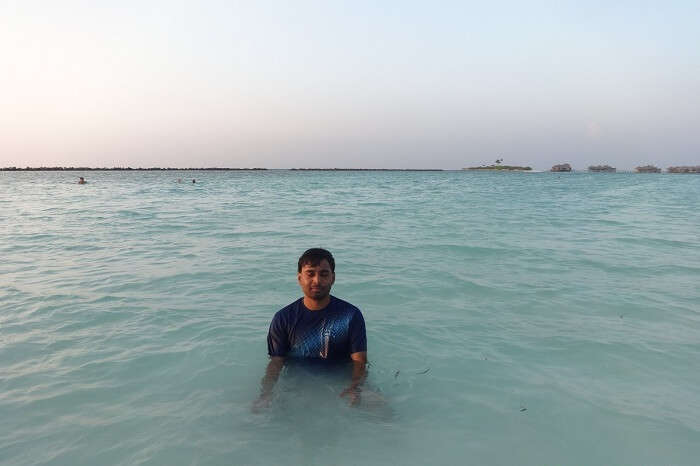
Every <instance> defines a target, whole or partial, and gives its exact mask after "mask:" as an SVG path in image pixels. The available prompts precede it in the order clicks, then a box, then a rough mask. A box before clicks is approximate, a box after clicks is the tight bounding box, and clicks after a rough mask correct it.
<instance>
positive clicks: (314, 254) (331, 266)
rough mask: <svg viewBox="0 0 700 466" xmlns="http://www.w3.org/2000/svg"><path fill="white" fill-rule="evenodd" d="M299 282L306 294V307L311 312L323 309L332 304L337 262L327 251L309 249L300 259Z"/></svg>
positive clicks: (298, 266) (298, 268) (298, 267)
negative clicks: (332, 288) (332, 289)
mask: <svg viewBox="0 0 700 466" xmlns="http://www.w3.org/2000/svg"><path fill="white" fill-rule="evenodd" d="M297 280H298V281H299V286H300V287H301V291H302V292H303V293H304V305H305V306H306V307H307V308H308V309H311V310H317V309H323V308H324V307H326V306H327V305H328V303H329V302H330V299H331V296H330V293H331V287H332V286H333V283H334V282H335V260H334V259H333V255H332V254H331V253H330V252H328V251H326V250H325V249H320V248H313V249H309V250H307V251H306V252H304V254H302V255H301V257H300V258H299V263H298V265H297Z"/></svg>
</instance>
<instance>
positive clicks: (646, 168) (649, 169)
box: [635, 165, 661, 173]
mask: <svg viewBox="0 0 700 466" xmlns="http://www.w3.org/2000/svg"><path fill="white" fill-rule="evenodd" d="M635 170H636V171H637V173H661V169H660V168H659V167H655V166H653V165H644V166H643V167H637V168H635Z"/></svg>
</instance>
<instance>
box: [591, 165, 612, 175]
mask: <svg viewBox="0 0 700 466" xmlns="http://www.w3.org/2000/svg"><path fill="white" fill-rule="evenodd" d="M588 171H589V172H604V173H615V172H616V171H617V169H616V168H615V167H611V166H610V165H591V166H590V167H588Z"/></svg>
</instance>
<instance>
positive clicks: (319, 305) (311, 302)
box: [304, 295, 331, 311]
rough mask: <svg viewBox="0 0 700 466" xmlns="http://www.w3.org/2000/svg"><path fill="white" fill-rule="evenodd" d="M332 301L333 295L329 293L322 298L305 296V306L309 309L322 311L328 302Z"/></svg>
mask: <svg viewBox="0 0 700 466" xmlns="http://www.w3.org/2000/svg"><path fill="white" fill-rule="evenodd" d="M330 302H331V295H328V296H326V297H325V298H321V299H313V298H309V297H308V296H304V306H305V307H306V309H308V310H309V311H320V310H321V309H323V308H324V307H326V306H328V303H330Z"/></svg>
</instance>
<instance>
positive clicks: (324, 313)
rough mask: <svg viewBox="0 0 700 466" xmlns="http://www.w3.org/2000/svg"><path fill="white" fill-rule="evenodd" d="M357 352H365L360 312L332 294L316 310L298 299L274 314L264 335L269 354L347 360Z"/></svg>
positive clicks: (363, 325) (363, 324)
mask: <svg viewBox="0 0 700 466" xmlns="http://www.w3.org/2000/svg"><path fill="white" fill-rule="evenodd" d="M360 351H367V335H366V333H365V320H364V318H363V317H362V313H361V312H360V310H359V309H358V308H356V307H355V306H353V305H352V304H350V303H348V302H346V301H343V300H342V299H338V298H336V297H335V296H331V301H330V302H329V303H328V306H326V307H325V308H323V309H320V310H318V311H311V310H309V309H308V308H307V307H306V306H304V298H299V299H298V300H296V301H294V302H293V303H292V304H290V305H289V306H287V307H285V308H283V309H281V310H280V311H278V312H277V314H275V317H273V318H272V323H271V324H270V331H269V333H268V334H267V352H268V354H269V355H270V356H286V357H290V358H313V359H333V360H347V359H349V358H350V354H352V353H357V352H360Z"/></svg>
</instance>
